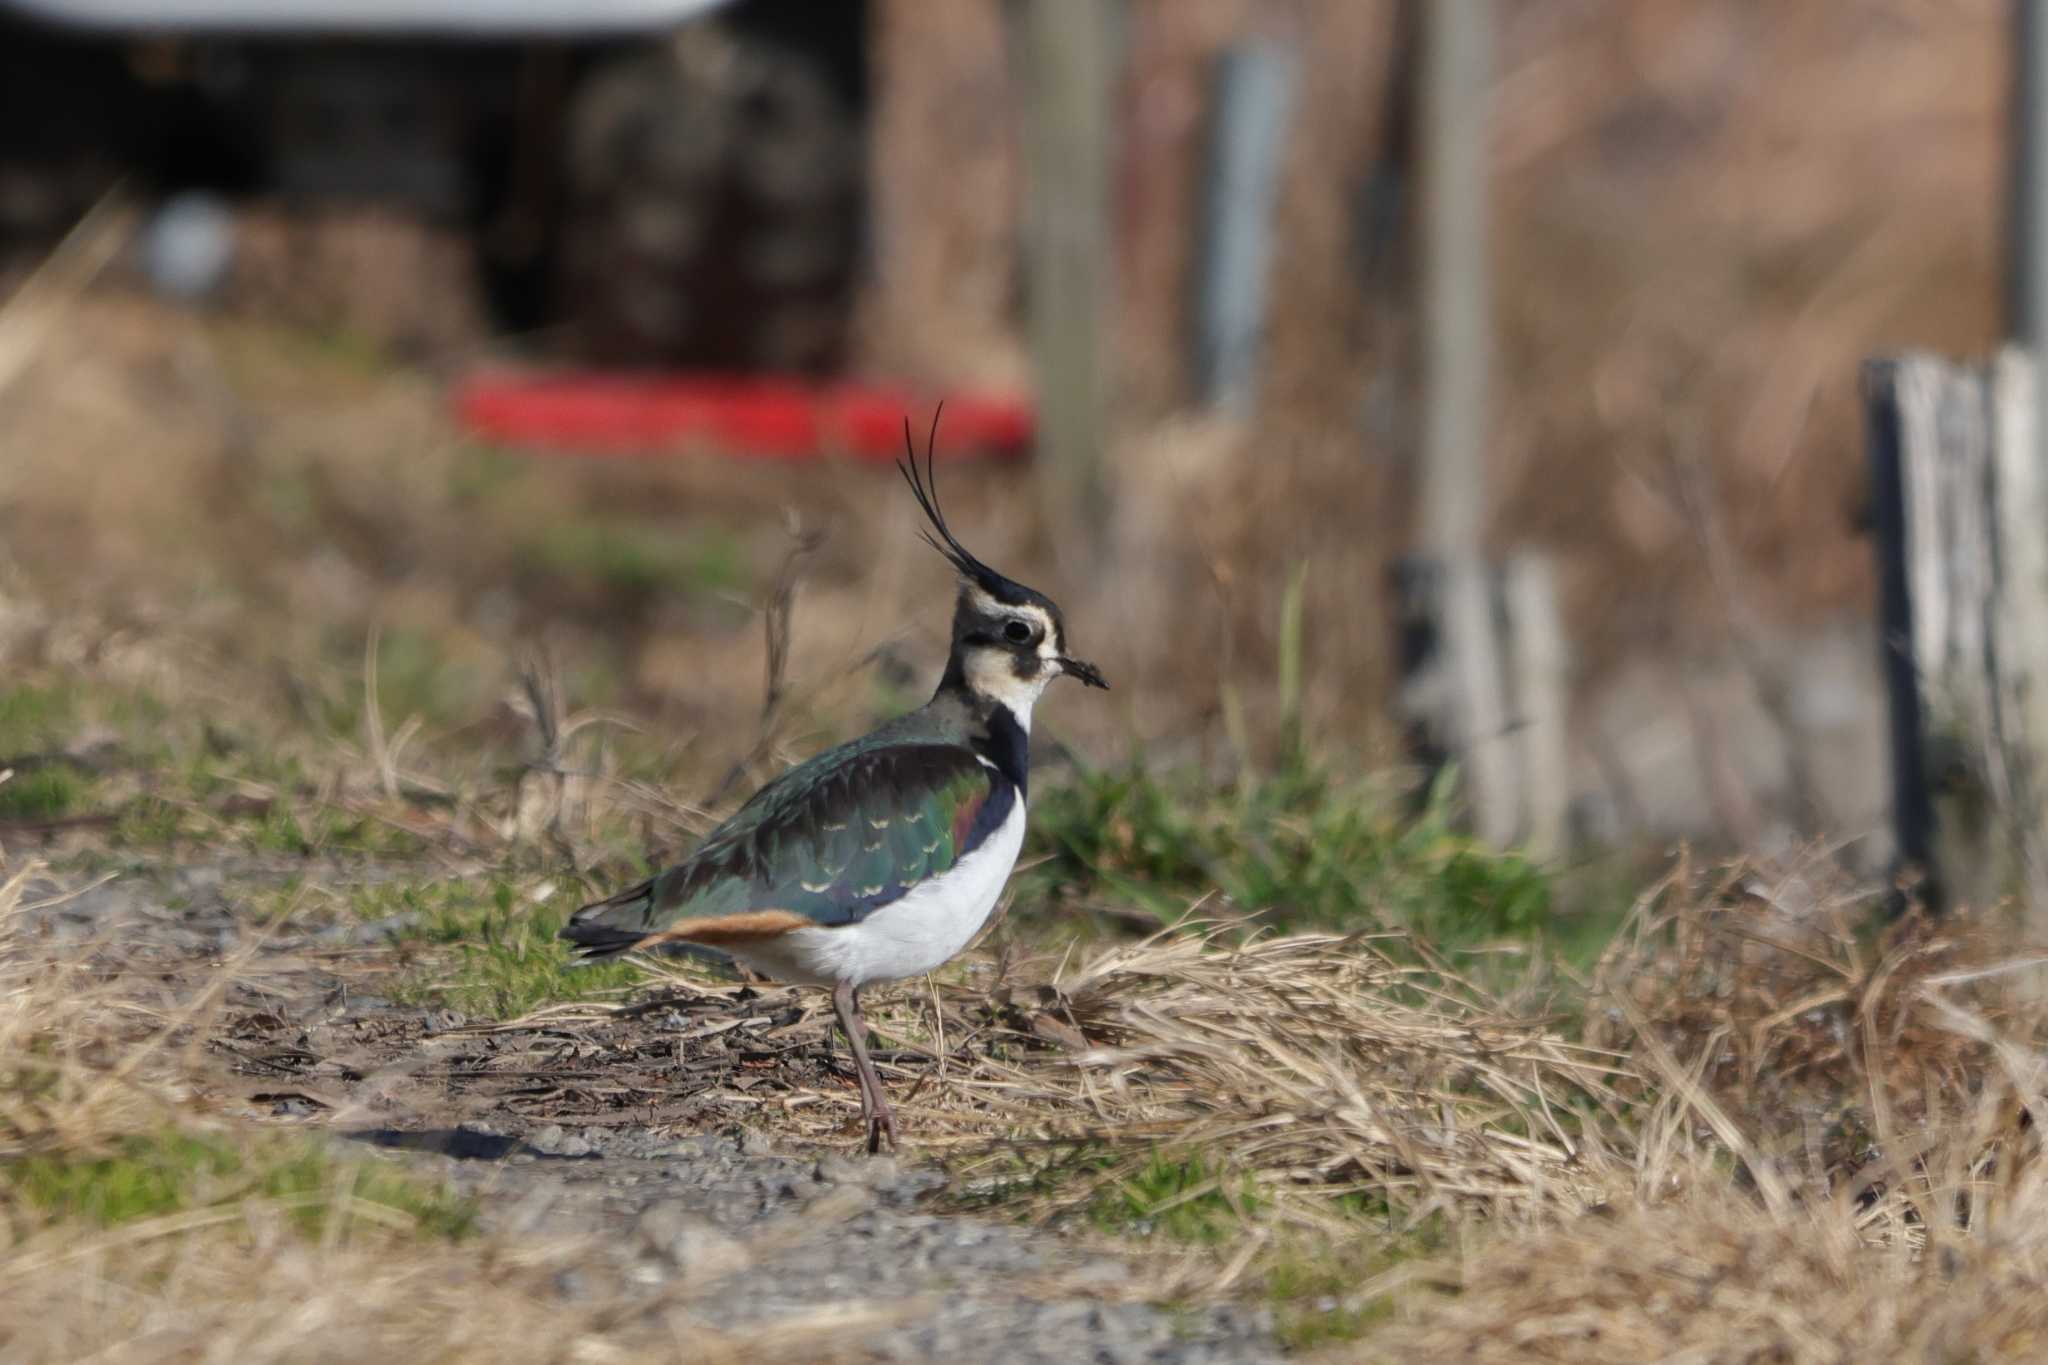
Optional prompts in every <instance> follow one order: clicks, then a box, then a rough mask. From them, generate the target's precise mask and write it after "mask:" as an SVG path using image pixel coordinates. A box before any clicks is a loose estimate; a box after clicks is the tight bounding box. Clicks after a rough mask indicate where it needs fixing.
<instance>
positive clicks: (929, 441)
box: [896, 403, 1035, 602]
mask: <svg viewBox="0 0 2048 1365" xmlns="http://www.w3.org/2000/svg"><path fill="white" fill-rule="evenodd" d="M945 410H946V405H945V404H944V403H941V404H939V406H938V407H937V408H936V409H934V410H933V412H932V429H931V433H930V434H929V435H927V436H926V437H925V442H924V470H923V472H922V473H920V472H919V471H918V468H917V442H916V441H915V440H914V439H912V437H911V433H910V419H909V418H908V417H905V418H904V419H903V447H904V449H905V451H907V452H908V455H909V458H908V459H905V460H899V461H897V463H896V468H897V470H898V472H900V473H901V474H902V475H903V481H904V482H905V483H907V484H909V485H910V495H911V496H912V497H914V498H916V499H917V505H918V506H919V507H920V508H922V509H924V515H925V520H927V521H929V522H930V523H931V527H930V528H929V529H927V530H924V531H921V532H920V534H921V535H923V536H924V538H925V543H926V544H928V545H930V546H931V547H932V548H933V549H934V550H937V551H938V552H939V553H940V554H942V555H944V556H945V557H946V559H947V561H948V562H949V563H951V564H952V566H953V567H954V568H956V569H958V570H959V571H960V575H961V577H963V578H965V579H967V580H968V581H969V582H971V583H973V584H974V585H975V586H977V587H979V588H980V589H981V590H982V591H983V592H986V593H988V594H989V595H990V596H991V597H994V598H995V599H996V600H997V601H1000V602H1016V601H1019V600H1021V599H1024V598H1027V597H1030V596H1034V595H1035V594H1033V593H1032V592H1031V590H1030V589H1029V588H1027V587H1025V586H1024V585H1023V584H1021V583H1018V582H1016V581H1014V580H1013V579H1009V578H1005V577H1004V576H1003V575H1001V574H999V573H997V572H996V571H995V570H994V569H991V568H990V567H989V566H988V565H986V564H984V563H982V562H981V561H980V560H979V559H976V558H975V557H974V555H973V554H972V553H971V552H970V551H969V550H968V548H967V547H966V546H965V545H962V544H961V543H960V538H959V537H958V536H956V535H954V534H953V529H952V528H951V527H950V526H948V525H946V514H945V513H944V512H941V511H940V510H939V480H938V469H937V466H936V464H935V458H936V457H935V455H934V451H935V450H936V448H937V446H938V438H939V416H940V414H941V413H943V412H945ZM933 531H937V532H938V534H937V535H933V534H932V532H933Z"/></svg>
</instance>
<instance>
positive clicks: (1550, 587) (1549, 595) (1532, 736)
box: [1501, 554, 1572, 859]
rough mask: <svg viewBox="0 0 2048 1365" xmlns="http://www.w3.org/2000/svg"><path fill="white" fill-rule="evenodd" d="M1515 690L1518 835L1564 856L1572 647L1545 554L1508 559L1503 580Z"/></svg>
mask: <svg viewBox="0 0 2048 1365" xmlns="http://www.w3.org/2000/svg"><path fill="white" fill-rule="evenodd" d="M1501 599H1502V605H1503V607H1504V608H1505V610H1504V612H1503V616H1504V617H1505V625H1506V629H1507V646H1508V648H1507V654H1508V666H1509V681H1510V683H1511V684H1512V686H1511V687H1510V689H1509V690H1510V694H1511V695H1512V696H1513V698H1514V714H1515V720H1514V724H1513V725H1511V726H1510V727H1509V729H1510V731H1511V732H1512V733H1513V734H1514V736H1515V739H1516V744H1515V756H1516V759H1517V762H1516V770H1517V772H1518V774H1519V777H1520V790H1521V796H1522V807H1521V811H1520V824H1521V836H1522V837H1521V843H1522V847H1523V848H1524V849H1526V850H1527V851H1528V852H1529V853H1530V854H1532V855H1533V856H1535V857H1537V858H1541V859H1553V858H1559V857H1562V856H1563V855H1564V854H1565V853H1566V851H1567V845H1568V843H1569V840H1570V833H1569V823H1570V816H1571V794H1572V793H1571V747H1570V728H1569V727H1570V722H1571V651H1570V648H1569V647H1568V646H1567V645H1566V643H1565V636H1564V621H1563V618H1562V616H1561V614H1560V613H1559V611H1558V604H1557V575H1556V574H1555V572H1553V570H1552V568H1551V564H1550V561H1549V560H1548V559H1547V558H1545V557H1544V556H1542V555H1535V554H1520V555H1516V556H1515V557H1514V558H1513V559H1510V560H1509V561H1508V564H1507V569H1506V571H1505V573H1504V575H1503V580H1502V585H1501Z"/></svg>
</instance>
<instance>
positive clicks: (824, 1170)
mask: <svg viewBox="0 0 2048 1365" xmlns="http://www.w3.org/2000/svg"><path fill="white" fill-rule="evenodd" d="M814 1174H815V1175H816V1176H817V1177H818V1179H819V1180H820V1181H822V1182H824V1183H825V1184H827V1185H848V1184H857V1185H864V1184H866V1183H867V1180H866V1178H865V1177H864V1176H863V1174H862V1171H861V1163H860V1162H858V1161H854V1160H852V1159H851V1158H849V1157H844V1156H841V1155H840V1154H839V1153H837V1152H827V1153H826V1154H825V1155H824V1156H821V1157H819V1158H818V1165H817V1168H816V1170H815V1172H814Z"/></svg>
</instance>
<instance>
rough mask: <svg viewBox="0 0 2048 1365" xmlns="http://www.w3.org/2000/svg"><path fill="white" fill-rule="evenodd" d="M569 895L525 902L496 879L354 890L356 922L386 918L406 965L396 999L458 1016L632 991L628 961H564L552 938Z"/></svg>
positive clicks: (522, 1010) (511, 1014)
mask: <svg viewBox="0 0 2048 1365" xmlns="http://www.w3.org/2000/svg"><path fill="white" fill-rule="evenodd" d="M573 902H574V897H572V896H569V895H567V894H558V895H555V896H551V897H550V898H549V899H548V900H547V901H545V902H543V903H540V904H533V903H531V902H530V901H525V902H523V901H522V898H521V896H520V894H519V892H518V890H517V888H516V887H515V886H514V885H513V883H511V882H510V881H508V880H505V879H503V878H494V879H479V880H478V881H475V882H453V881H451V882H430V883H424V884H411V885H403V884H396V883H386V884H382V885H377V886H367V887H362V888H359V889H358V890H356V891H355V892H354V893H352V895H351V897H350V907H351V910H352V912H353V913H354V914H355V915H357V916H358V917H360V918H363V919H366V920H371V921H387V920H388V921H392V922H393V929H392V937H393V939H394V940H395V941H396V942H397V943H398V944H399V945H400V946H401V947H403V948H409V949H411V950H412V955H413V957H414V959H415V961H414V964H413V965H412V966H411V967H410V968H409V969H408V971H407V973H406V975H405V977H404V978H403V980H401V982H400V983H399V985H398V986H397V987H396V988H395V989H394V990H393V992H392V995H393V998H394V999H397V1000H400V1001H401V1002H404V1003H414V1004H428V1003H433V1004H444V1005H447V1006H450V1007H452V1008H454V1009H458V1010H461V1011H462V1012H463V1013H465V1014H472V1015H479V1016H483V1017H487V1018H492V1019H512V1018H516V1017H518V1016H519V1015H522V1014H526V1013H528V1012H529V1011H532V1010H534V1009H537V1008H539V1007H540V1006H542V1005H546V1004H551V1003H555V1002H559V1001H564V1000H587V999H591V998H593V997H597V996H604V995H614V994H617V993H619V992H621V991H624V990H627V989H630V988H631V987H632V986H634V985H635V984H636V983H638V982H639V981H640V980H642V975H643V974H642V973H641V972H640V970H639V969H638V968H636V967H633V966H631V965H630V964H627V963H619V962H606V963H594V964H591V965H589V966H575V965H572V964H571V955H570V949H569V945H568V944H566V943H564V942H562V941H561V939H560V938H558V937H557V934H558V933H559V932H560V930H561V927H562V924H563V922H564V921H565V920H566V919H567V918H568V914H569V911H570V910H571V909H573V908H574V904H573Z"/></svg>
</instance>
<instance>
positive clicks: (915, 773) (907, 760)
mask: <svg viewBox="0 0 2048 1365" xmlns="http://www.w3.org/2000/svg"><path fill="white" fill-rule="evenodd" d="M1018 799H1020V797H1019V794H1018V792H1017V791H1016V789H1015V787H1014V786H1012V785H1011V784H1010V783H1009V782H1008V781H1006V780H1005V779H1004V778H1002V777H1001V776H1000V775H999V774H998V773H997V772H996V770H995V769H994V768H993V767H991V766H990V765H989V764H988V763H986V762H984V761H983V760H982V759H980V758H978V757H977V756H976V755H975V753H974V751H973V750H972V749H970V748H968V747H967V746H966V745H964V744H960V743H953V742H946V741H943V740H941V741H933V740H922V739H909V738H903V739H897V738H894V737H891V736H888V735H887V734H886V733H885V732H884V733H878V734H876V735H871V736H868V737H867V738H866V739H863V740H856V741H854V742H853V743H851V744H847V745H842V746H841V747H839V748H837V749H832V750H828V751H827V752H825V753H822V754H819V755H818V756H817V757H815V758H813V759H811V760H810V761H809V762H806V763H802V764H799V765H798V766H797V767H794V768H792V769H790V770H789V771H788V772H786V773H784V774H783V775H782V776H781V777H779V778H777V779H776V780H775V781H773V782H771V783H769V784H768V785H767V786H765V787H763V788H762V789H761V790H760V791H758V792H756V793H755V794H754V796H753V798H752V799H751V800H749V801H748V802H747V804H746V805H744V806H742V807H741V808H740V809H739V810H738V811H736V812H734V814H733V815H732V817H731V818H730V819H728V820H727V821H726V822H725V823H724V824H722V825H720V826H719V827H718V828H717V829H715V830H713V831H712V832H711V834H710V835H709V836H707V837H706V838H705V840H704V842H703V843H702V844H701V845H699V846H698V848H697V850H696V851H695V852H694V853H692V854H691V855H690V856H689V858H687V859H685V860H684V861H683V862H681V863H678V864H677V865H675V866H674V867H671V868H669V869H667V870H666V871H664V872H662V873H661V874H660V875H658V876H656V877H654V878H652V879H650V880H648V881H646V882H643V883H641V884H640V885H638V886H636V887H633V888H631V889H629V890H627V891H623V892H620V893H619V894H618V895H616V896H613V897H612V898H610V899H609V900H604V901H599V902H597V903H596V904H594V905H588V906H585V907H584V908H583V909H581V910H579V911H577V912H576V914H575V915H574V916H572V917H571V919H570V921H569V924H568V926H567V927H566V928H565V929H564V930H563V931H562V933H563V937H565V938H568V939H570V940H571V941H572V942H576V943H579V944H582V945H583V946H584V947H585V948H586V949H589V950H591V951H592V952H594V953H599V954H602V953H605V952H617V951H624V950H625V949H627V948H630V947H631V946H632V944H633V943H634V942H635V941H637V940H638V939H639V938H641V937H643V936H645V935H646V934H649V933H652V932H654V931H655V930H658V929H663V928H666V927H668V926H670V925H672V924H674V923H676V922H677V921H679V920H682V919H686V918H690V919H694V918H700V917H706V916H714V915H730V914H739V913H742V912H744V911H748V910H768V909H774V910H789V911H794V912H795V913H797V914H800V915H804V916H807V917H808V918H810V919H811V920H813V921H815V922H816V923H818V924H821V925H839V924H855V923H858V922H859V921H860V920H862V919H864V918H866V917H867V916H868V915H869V914H871V913H873V911H874V910H875V909H877V908H878V907H880V906H882V905H886V904H888V903H889V902H890V901H893V900H895V899H896V898H898V897H899V896H901V895H903V894H904V892H906V891H908V890H909V889H910V888H911V887H913V886H916V885H917V884H918V883H919V882H922V881H925V880H927V879H928V878H931V877H935V876H938V875H940V874H941V873H944V872H945V871H947V870H948V869H950V868H951V867H953V866H954V865H955V864H957V863H958V862H959V861H960V859H961V858H963V857H965V856H966V855H967V853H969V852H970V851H972V849H973V848H975V847H976V846H977V845H978V844H979V842H980V841H981V839H983V838H985V837H986V836H987V834H988V833H989V831H991V830H993V829H994V828H995V827H997V826H998V825H1000V824H1001V823H1002V821H1003V820H1004V819H1005V818H1006V817H1007V816H1008V814H1009V811H1010V807H1011V804H1012V803H1013V802H1015V801H1017V800H1018Z"/></svg>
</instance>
